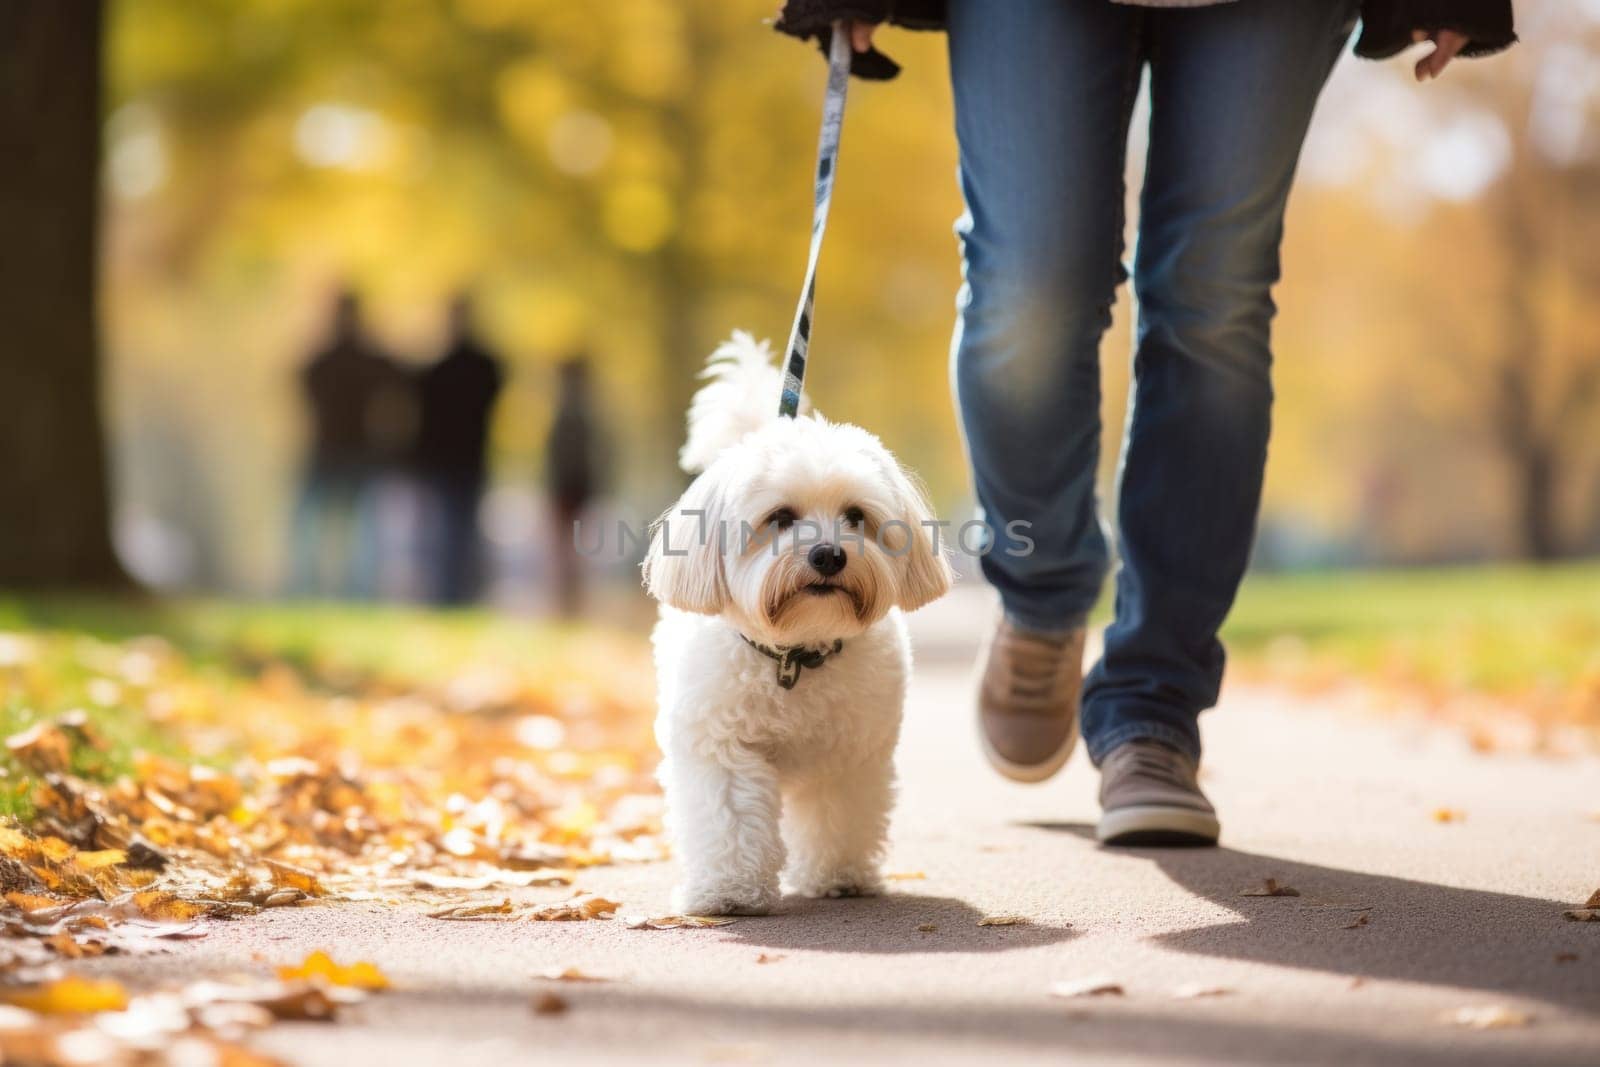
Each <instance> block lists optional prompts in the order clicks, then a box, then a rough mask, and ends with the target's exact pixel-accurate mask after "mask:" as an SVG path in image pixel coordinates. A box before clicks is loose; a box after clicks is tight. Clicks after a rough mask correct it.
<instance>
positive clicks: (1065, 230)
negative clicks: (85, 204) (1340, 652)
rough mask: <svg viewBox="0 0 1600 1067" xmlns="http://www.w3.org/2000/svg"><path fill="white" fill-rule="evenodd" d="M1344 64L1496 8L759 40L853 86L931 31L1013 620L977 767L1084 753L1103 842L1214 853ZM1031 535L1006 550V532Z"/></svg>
mask: <svg viewBox="0 0 1600 1067" xmlns="http://www.w3.org/2000/svg"><path fill="white" fill-rule="evenodd" d="M1358 18H1359V19H1360V20H1361V22H1362V33H1361V38H1360V40H1359V42H1358V43H1357V45H1356V51H1357V52H1358V53H1359V54H1361V55H1363V56H1366V57H1369V58H1384V57H1387V56H1392V55H1394V54H1396V53H1398V52H1400V51H1401V50H1403V49H1405V48H1406V47H1408V46H1410V45H1411V44H1412V43H1414V42H1422V41H1431V42H1432V43H1433V48H1432V50H1431V51H1430V52H1429V53H1428V54H1427V55H1425V56H1423V57H1422V58H1421V59H1420V60H1419V61H1418V62H1417V64H1416V69H1415V70H1416V77H1417V80H1418V81H1427V80H1429V79H1431V78H1435V77H1437V76H1438V75H1439V74H1440V73H1442V72H1443V70H1444V68H1445V65H1446V64H1448V63H1449V62H1450V61H1451V60H1452V59H1453V58H1454V57H1455V56H1457V55H1467V56H1470V55H1482V54H1487V53H1491V52H1496V51H1499V50H1500V49H1503V48H1505V47H1507V46H1508V45H1510V44H1511V43H1512V42H1513V41H1515V40H1516V35H1515V33H1513V31H1512V13H1511V3H1510V0H1296V2H1294V3H1284V2H1281V0H1006V2H1005V3H985V2H983V0H788V2H787V3H786V4H785V5H784V9H783V11H782V14H781V16H780V18H779V20H778V23H777V28H778V29H779V30H782V31H784V32H788V33H792V34H794V35H796V36H800V37H818V38H820V39H821V40H822V42H823V44H824V46H826V44H827V42H828V39H829V38H830V37H831V27H832V26H833V25H834V20H844V26H845V32H848V33H849V34H850V36H851V45H852V48H853V51H854V53H855V55H854V57H853V69H854V70H855V73H857V74H860V75H864V76H869V77H879V78H887V77H892V76H893V75H894V74H895V73H896V72H897V71H898V69H899V68H898V67H897V66H896V65H895V64H894V63H893V62H892V61H891V60H889V58H888V57H887V56H884V55H883V54H882V53H881V52H878V51H876V50H875V49H874V48H873V47H872V36H873V32H874V29H875V26H876V24H878V23H881V22H884V21H893V22H896V23H899V24H901V25H905V26H908V27H911V28H920V29H931V28H942V29H944V30H946V31H947V33H948V36H949V57H950V59H949V62H950V80H951V85H952V88H953V90H954V98H955V115H956V140H957V142H958V146H959V149H960V168H959V176H960V182H961V191H962V194H963V197H964V199H965V202H966V208H967V210H966V213H965V215H963V216H962V218H961V220H960V221H959V222H958V223H957V226H956V229H957V232H958V234H959V235H960V238H961V244H962V253H963V271H962V274H963V278H964V284H963V285H962V288H961V293H960V296H959V298H958V308H959V316H958V319H957V326H956V332H955V337H954V340H953V343H952V349H953V354H954V368H953V381H954V385H955V394H956V407H957V409H958V411H959V414H960V417H961V425H962V429H963V431H964V434H965V442H966V446H967V454H968V459H969V461H970V463H971V465H972V470H973V480H974V482H975V483H976V489H977V496H978V502H979V505H980V507H981V508H982V512H983V516H984V519H985V521H986V523H987V528H988V529H989V530H990V531H992V543H991V544H989V545H988V546H987V548H988V550H987V551H986V553H985V554H984V555H983V560H982V566H983V572H984V576H985V577H986V578H987V579H988V580H989V582H990V583H991V584H992V585H994V586H995V587H996V588H997V589H998V590H999V593H1000V599H1001V603H1002V605H1003V608H1004V610H1003V614H1002V616H1001V618H1000V619H999V620H998V622H997V624H996V626H995V629H994V630H993V632H992V634H991V636H990V640H989V643H988V646H987V650H986V652H985V656H984V663H983V666H982V667H981V668H980V674H981V679H982V680H981V684H980V687H979V692H978V701H977V703H978V709H977V710H978V718H979V723H980V727H981V733H982V738H983V742H984V748H985V753H986V755H987V756H988V758H989V762H990V763H991V765H993V766H994V767H995V769H996V770H998V771H999V772H1000V773H1001V774H1003V775H1005V776H1006V777H1008V778H1011V779H1013V780H1016V781H1023V782H1041V781H1044V780H1046V779H1047V778H1049V777H1051V776H1052V775H1054V774H1055V772H1056V771H1057V770H1059V769H1060V768H1061V767H1062V766H1063V765H1064V764H1065V763H1066V761H1067V758H1068V757H1069V756H1070V755H1071V753H1072V750H1073V747H1074V745H1075V744H1076V741H1077V739H1078V736H1079V732H1080V731H1079V703H1080V694H1081V697H1082V730H1081V732H1082V736H1083V739H1084V742H1085V744H1086V746H1087V748H1088V750H1089V757H1090V759H1091V760H1092V761H1093V763H1094V764H1095V766H1097V767H1099V768H1100V770H1101V787H1100V801H1101V807H1102V815H1101V819H1100V824H1099V827H1098V831H1097V833H1098V837H1099V839H1100V840H1101V841H1102V842H1105V843H1107V844H1126V845H1137V844H1215V843H1216V840H1217V835H1218V832H1219V824H1218V821H1217V817H1216V812H1215V811H1214V810H1213V808H1212V806H1211V803H1210V801H1209V800H1207V799H1206V797H1205V795H1204V794H1203V793H1202V792H1201V790H1200V787H1199V785H1198V782H1197V775H1198V769H1199V760H1200V728H1199V717H1200V712H1201V711H1203V710H1204V709H1206V708H1209V707H1211V706H1213V705H1214V704H1215V703H1216V701H1217V696H1218V692H1219V689H1220V686H1221V682H1222V672H1223V662H1224V656H1223V648H1222V644H1221V642H1220V641H1219V640H1218V637H1217V633H1218V630H1219V628H1220V627H1221V625H1222V622H1223V619H1224V618H1225V617H1226V615H1227V614H1228V611H1229V609H1230V607H1231V606H1232V604H1233V599H1234V595H1235V593H1236V591H1237V589H1238V586H1239V582H1240V581H1241V579H1242V578H1243V576H1244V571H1245V566H1246V563H1247V562H1248V560H1249V557H1250V550H1251V541H1252V537H1253V535H1254V531H1255V526H1256V517H1257V510H1258V507H1259V503H1260V498H1261V486H1262V476H1263V472H1264V469H1265V465H1266V458H1267V438H1268V434H1269V430H1270V412H1271V407H1272V384H1271V375H1270V370H1271V364H1272V352H1271V347H1270V332H1271V322H1272V317H1273V314H1274V310H1275V308H1274V305H1273V301H1272V295H1271V293H1272V287H1273V284H1274V283H1275V282H1276V281H1277V279H1278V274H1279V245H1280V243H1281V241H1282V237H1283V217H1284V209H1285V207H1286V205H1287V203H1288V199H1289V190H1290V187H1291V185H1292V184H1293V180H1294V172H1295V165H1296V163H1297V161H1298V159H1299V155H1300V147H1301V144H1302V142H1303V141H1304V139H1305V135H1306V131H1307V128H1308V127H1309V124H1310V122H1311V115H1312V111H1313V109H1314V108H1315V106H1316V102H1317V98H1318V96H1319V95H1320V94H1321V92H1322V88H1323V85H1324V84H1325V83H1326V81H1327V79H1328V76H1329V74H1330V73H1331V72H1332V70H1333V67H1334V64H1335V62H1337V60H1338V58H1339V56H1340V55H1342V54H1343V52H1344V51H1345V46H1346V43H1347V42H1348V41H1349V39H1350V36H1351V34H1352V32H1353V31H1354V29H1355V26H1356V22H1357V19H1358ZM1146 68H1148V69H1149V86H1150V89H1149V91H1150V119H1149V155H1148V160H1147V163H1146V168H1145V179H1144V189H1143V191H1142V194H1141V200H1140V211H1139V227H1138V230H1139V232H1138V241H1137V243H1136V245H1135V254H1134V260H1133V266H1132V272H1131V273H1132V278H1133V285H1134V291H1135V293H1136V295H1137V297H1138V316H1139V321H1138V328H1137V333H1136V341H1135V353H1134V363H1133V371H1134V383H1133V385H1134V390H1133V393H1134V395H1133V398H1132V402H1131V404H1130V407H1129V412H1128V421H1127V427H1126V431H1125V438H1124V444H1123V451H1122V460H1121V465H1120V471H1119V485H1118V507H1117V535H1118V537H1117V542H1118V548H1119V550H1120V551H1119V555H1120V563H1121V565H1120V567H1119V568H1118V570H1117V577H1116V594H1117V595H1116V610H1115V617H1114V618H1113V620H1112V622H1111V624H1110V626H1109V627H1108V628H1107V629H1106V631H1105V649H1104V652H1103V654H1102V655H1101V657H1100V660H1099V662H1097V663H1096V664H1095V665H1094V667H1093V668H1092V669H1091V670H1090V672H1089V675H1088V677H1087V679H1085V678H1084V676H1083V654H1084V643H1085V636H1086V629H1087V618H1088V614H1089V611H1090V609H1091V608H1092V607H1093V606H1094V604H1095V602H1096V601H1097V600H1098V599H1099V596H1100V592H1101V587H1102V585H1103V584H1104V580H1105V577H1106V573H1107V571H1108V569H1109V564H1110V552H1109V546H1108V545H1107V539H1106V536H1105V534H1104V532H1103V531H1102V528H1101V525H1100V519H1099V515H1098V509H1097V502H1096V499H1095V473H1096V468H1097V464H1098V459H1099V457H1098V450H1099V441H1100V362H1099V361H1100V342H1101V339H1102V337H1104V335H1105V333H1106V330H1107V328H1108V327H1109V326H1110V325H1111V308H1112V305H1113V304H1114V303H1115V300H1116V293H1117V289H1118V287H1119V286H1120V284H1121V283H1122V282H1123V280H1125V279H1126V278H1127V277H1128V274H1129V272H1128V271H1127V270H1126V269H1125V268H1124V266H1123V263H1122V253H1123V230H1124V221H1125V220H1124V217H1123V216H1124V203H1125V199H1126V191H1125V186H1124V171H1125V169H1126V165H1127V158H1126V157H1127V142H1128V127H1129V124H1130V122H1131V120H1132V115H1133V105H1134V101H1135V98H1136V97H1137V95H1138V91H1139V85H1140V81H1141V79H1142V78H1143V77H1144V73H1145V70H1146ZM1018 522H1022V523H1026V524H1028V525H1027V527H1026V528H1025V533H1022V534H1020V535H1019V534H1018V533H1015V532H1013V524H1014V523H1018Z"/></svg>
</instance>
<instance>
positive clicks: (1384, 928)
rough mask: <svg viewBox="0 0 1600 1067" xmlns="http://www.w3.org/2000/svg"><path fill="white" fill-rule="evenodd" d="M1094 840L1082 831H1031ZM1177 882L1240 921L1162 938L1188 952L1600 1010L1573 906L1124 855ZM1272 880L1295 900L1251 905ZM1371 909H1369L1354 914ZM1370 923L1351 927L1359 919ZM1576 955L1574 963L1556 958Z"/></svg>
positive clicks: (1596, 931) (1590, 930)
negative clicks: (1254, 892) (1569, 915)
mask: <svg viewBox="0 0 1600 1067" xmlns="http://www.w3.org/2000/svg"><path fill="white" fill-rule="evenodd" d="M1027 825H1029V826H1033V827H1034V828H1036V829H1041V830H1049V831H1055V832H1061V833H1068V834H1072V835H1074V836H1077V837H1080V838H1084V839H1086V840H1089V841H1093V840H1094V827H1092V826H1090V825H1087V824H1084V823H1029V824H1027ZM1114 851H1115V852H1116V854H1117V855H1120V856H1126V857H1127V858H1128V859H1129V860H1133V861H1143V862H1148V863H1153V864H1155V865H1156V867H1158V868H1159V869H1160V870H1161V872H1162V873H1163V874H1165V875H1166V876H1167V877H1168V878H1170V879H1171V880H1172V881H1173V882H1174V883H1175V884H1177V885H1179V886H1181V887H1182V888H1184V889H1185V890H1187V891H1188V892H1190V893H1193V894H1194V895H1195V896H1197V897H1202V898H1204V899H1206V900H1209V901H1211V902H1212V903H1214V904H1217V905H1219V906H1221V907H1224V908H1228V909H1229V910H1231V911H1233V912H1235V913H1236V914H1237V915H1238V916H1239V920H1238V921H1237V922H1227V923H1221V924H1217V925H1212V926H1203V927H1198V928H1195V929H1190V930H1177V931H1173V932H1172V933H1167V934H1162V935H1160V936H1158V937H1156V938H1154V939H1153V940H1154V941H1155V942H1157V943H1158V944H1161V945H1165V946H1167V947H1170V948H1173V949H1176V950H1177V951H1180V952H1188V953H1193V954H1195V955H1200V956H1217V957H1223V958H1226V959H1235V960H1248V961H1251V962H1255V963H1266V964H1273V965H1276V966H1280V967H1298V968H1304V969H1307V970H1317V971H1327V972H1331V973H1334V974H1347V975H1350V976H1351V977H1359V978H1389V979H1399V980H1402V981H1407V982H1420V983H1425V984H1428V985H1449V986H1460V987H1464V988H1468V989H1480V990H1484V991H1488V992H1497V993H1506V994H1515V995H1519V996H1527V997H1536V998H1539V999H1541V1000H1545V1001H1548V1002H1549V1003H1551V1004H1555V1005H1559V1006H1561V1007H1565V1008H1569V1009H1572V1010H1574V1011H1580V1012H1585V1013H1589V1014H1600V924H1593V923H1573V922H1568V921H1567V920H1565V919H1564V918H1562V914H1561V913H1562V911H1563V910H1564V909H1566V908H1570V907H1572V906H1573V905H1572V904H1571V903H1565V904H1563V903H1561V902H1559V901H1551V900H1541V899H1539V898H1536V897H1520V896H1515V895H1513V894H1509V893H1492V892H1486V891H1483V890H1476V889H1457V888H1455V887H1453V886H1447V885H1438V884H1436V883H1433V882H1418V881H1412V880H1410V879H1406V878H1393V877H1389V876H1387V875H1380V874H1368V873H1365V872H1363V871H1351V870H1343V869H1340V868H1337V867H1319V866H1317V865H1315V864H1310V863H1299V862H1296V861H1294V860H1286V859H1280V858H1278V857H1276V856H1265V855H1258V854H1255V853H1249V852H1239V851H1236V850H1234V849H1230V848H1199V849H1176V848H1127V849H1117V850H1114ZM1267 878H1275V879H1277V881H1278V882H1279V883H1280V884H1282V885H1287V886H1292V887H1293V888H1295V889H1297V890H1299V891H1300V894H1301V895H1300V896H1298V897H1245V896H1240V891H1241V890H1243V889H1246V888H1250V887H1254V886H1259V885H1261V884H1262V882H1263V881H1264V880H1265V879H1267ZM1357 909H1365V910H1357ZM1362 915H1365V916H1367V921H1366V923H1365V925H1361V926H1357V927H1354V928H1349V929H1347V928H1346V927H1347V926H1349V924H1351V923H1354V922H1356V921H1357V920H1358V919H1359V917H1360V916H1362ZM1572 953H1576V954H1577V958H1576V959H1575V960H1570V959H1557V956H1558V955H1560V954H1572Z"/></svg>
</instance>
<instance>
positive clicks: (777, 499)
mask: <svg viewBox="0 0 1600 1067" xmlns="http://www.w3.org/2000/svg"><path fill="white" fill-rule="evenodd" d="M705 377H706V378H708V379H709V380H710V381H709V384H707V385H705V386H704V387H703V388H701V390H700V391H699V392H698V393H697V394H696V395H695V398H694V402H693V404H692V405H691V407H690V409H689V439H688V441H687V443H686V444H685V445H684V447H683V450H682V452H681V453H680V455H679V459H680V462H681V464H682V466H683V468H684V469H685V470H686V471H689V472H690V473H694V472H696V471H698V472H700V474H699V477H697V478H696V479H695V480H694V482H693V484H691V485H690V486H689V488H688V490H687V491H686V492H685V493H684V494H683V497H682V499H680V500H679V501H678V502H677V503H676V504H675V505H673V506H672V507H671V508H669V509H668V510H667V512H666V513H665V514H664V515H663V516H662V517H661V519H660V520H658V521H657V524H656V527H655V530H654V533H653V537H652V539H651V545H650V551H649V554H648V555H647V557H646V559H645V562H644V581H645V586H646V588H648V589H649V591H650V593H651V595H652V596H654V597H655V598H656V599H657V600H659V601H660V602H661V605H662V606H661V621H660V622H659V623H657V625H656V629H655V634H654V638H653V640H654V644H655V661H656V674H657V681H658V686H659V689H660V712H659V715H658V718H657V720H656V737H657V739H658V740H659V742H660V744H661V749H662V752H663V753H664V755H665V757H666V758H665V760H664V762H663V763H662V767H661V781H662V784H663V786H664V787H665V789H666V798H667V816H668V826H669V828H670V830H671V832H672V836H673V841H674V843H675V847H676V849H677V853H678V855H679V857H680V858H681V860H682V862H683V865H684V878H683V882H682V884H681V885H680V887H679V889H678V892H677V895H676V897H675V900H674V906H675V907H676V908H677V909H678V910H679V911H681V912H683V913H685V914H690V915H717V914H723V913H729V912H738V913H747V914H760V913H764V912H766V911H768V910H770V909H771V908H772V906H773V904H774V903H776V902H777V899H778V894H779V873H780V871H781V872H783V873H784V876H785V881H786V882H787V883H788V886H789V888H791V889H792V890H793V891H795V892H798V893H803V894H805V895H806V896H811V897H821V896H851V895H858V894H868V893H873V892H876V891H877V890H878V889H879V888H880V886H881V878H880V873H879V866H880V864H881V863H882V861H883V852H884V844H885V837H886V835H887V832H888V827H889V809H890V806H891V805H892V803H893V799H894V765H893V755H894V746H895V742H896V740H897V739H898V737H899V733H900V713H901V705H902V703H903V701H904V699H905V687H906V676H907V673H908V672H909V670H910V667H911V648H910V643H909V642H908V641H907V638H906V632H905V625H904V623H903V621H902V619H901V617H900V611H901V610H905V611H909V610H912V609H914V608H917V607H920V606H921V605H923V604H926V603H928V602H929V601H931V600H934V599H936V598H937V597H939V596H941V595H942V594H943V593H944V592H945V590H946V589H948V588H949V586H950V567H949V564H948V562H947V561H946V560H945V559H944V557H943V555H942V554H941V553H940V552H939V551H938V548H937V537H936V531H935V530H934V528H933V527H932V522H933V515H932V512H931V510H930V508H929V505H928V501H927V497H926V495H925V494H924V492H923V491H922V490H921V488H920V487H919V486H918V484H917V482H916V481H915V480H914V478H913V477H912V476H911V475H909V474H908V473H907V472H906V471H905V470H904V469H902V468H901V466H900V465H899V464H898V463H897V462H896V461H895V459H894V457H893V456H892V455H890V454H889V452H888V450H887V449H885V448H884V447H883V445H882V444H881V443H880V442H879V441H878V439H877V438H876V437H874V436H873V435H872V434H870V433H868V432H867V431H865V430H863V429H860V428H859V427H856V426H848V425H843V424H840V423H832V422H828V421H827V420H825V419H823V418H822V416H821V415H819V414H816V413H814V412H810V411H809V410H808V407H807V406H806V405H802V408H801V415H800V417H798V418H793V419H786V418H781V417H780V416H779V415H778V413H777V405H778V394H779V389H780V384H779V383H780V376H779V373H778V370H777V368H776V367H774V366H773V365H772V363H771V361H770V353H769V352H768V350H767V348H766V346H765V345H758V344H756V342H755V341H754V340H753V339H751V337H750V336H749V335H747V334H742V333H736V334H734V336H733V339H732V340H731V341H729V342H728V343H727V344H724V345H723V346H722V347H721V348H719V349H718V350H717V351H716V352H715V353H714V354H713V355H712V356H711V359H710V361H709V363H708V365H707V368H706V371H705ZM785 855H787V857H788V865H787V867H785V864H784V859H785Z"/></svg>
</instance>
